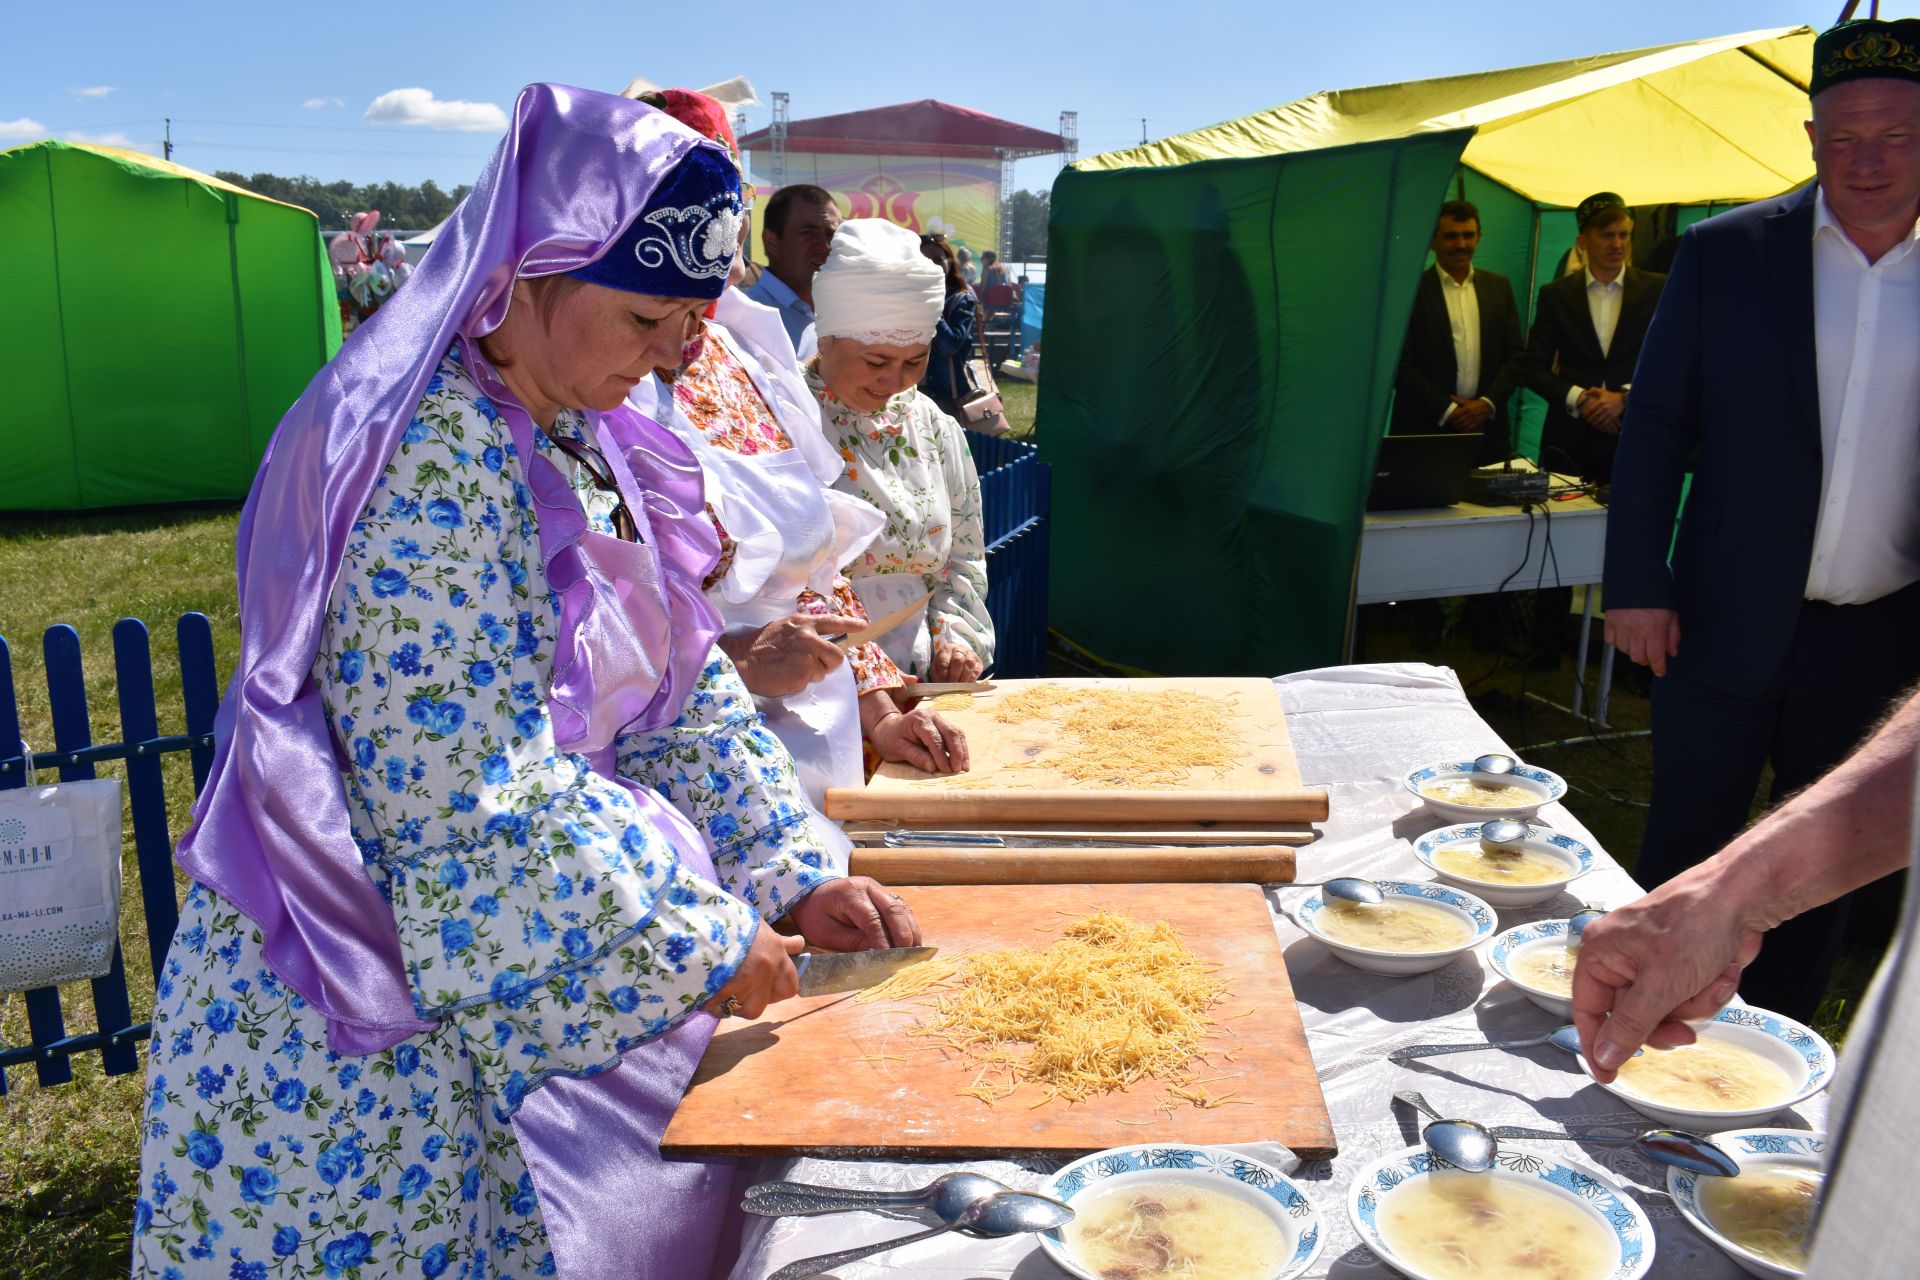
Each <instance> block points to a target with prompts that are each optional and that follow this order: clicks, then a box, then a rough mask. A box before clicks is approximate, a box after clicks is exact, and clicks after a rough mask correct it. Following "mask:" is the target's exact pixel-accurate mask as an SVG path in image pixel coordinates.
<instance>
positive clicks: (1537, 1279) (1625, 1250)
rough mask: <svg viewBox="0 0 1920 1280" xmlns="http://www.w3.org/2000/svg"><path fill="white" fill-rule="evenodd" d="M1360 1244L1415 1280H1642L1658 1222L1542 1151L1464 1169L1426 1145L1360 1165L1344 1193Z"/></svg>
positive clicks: (1583, 1169) (1615, 1190) (1606, 1181)
mask: <svg viewBox="0 0 1920 1280" xmlns="http://www.w3.org/2000/svg"><path fill="white" fill-rule="evenodd" d="M1347 1215H1348V1217H1350V1218H1351V1219H1352V1220H1353V1227H1354V1230H1355V1231H1357V1232H1358V1233H1359V1235H1360V1239H1361V1242H1362V1243H1364V1244H1365V1245H1366V1246H1367V1248H1369V1249H1371V1250H1373V1251H1374V1253H1376V1254H1378V1255H1379V1256H1380V1257H1381V1259H1382V1260H1384V1261H1385V1262H1386V1263H1387V1265H1389V1266H1391V1267H1392V1268H1393V1269H1394V1270H1396V1271H1399V1272H1401V1273H1402V1274H1404V1275H1408V1276H1412V1277H1413V1278H1414V1280H1638V1277H1640V1276H1642V1275H1645V1274H1646V1271H1647V1268H1648V1267H1649V1266H1650V1265H1651V1264H1652V1262H1653V1225H1652V1223H1651V1222H1649V1221H1648V1219H1647V1215H1646V1211H1645V1210H1643V1209H1642V1208H1641V1207H1640V1206H1639V1205H1638V1204H1637V1203H1635V1201H1634V1200H1633V1199H1632V1198H1631V1197H1629V1196H1628V1195H1627V1193H1626V1192H1625V1191H1624V1190H1622V1189H1621V1187H1620V1185H1619V1184H1618V1183H1616V1182H1614V1181H1613V1179H1611V1178H1609V1177H1607V1176H1606V1175H1605V1174H1603V1173H1601V1172H1599V1171H1598V1170H1595V1169H1590V1168H1588V1167H1587V1166H1585V1165H1580V1164H1574V1163H1572V1162H1571V1161H1567V1160H1563V1159H1560V1158H1558V1157H1556V1156H1554V1155H1553V1154H1552V1153H1551V1152H1550V1151H1548V1150H1546V1149H1545V1148H1542V1147H1540V1146H1537V1145H1533V1146H1530V1147H1529V1148H1528V1149H1527V1150H1524V1151H1522V1150H1518V1149H1515V1148H1509V1149H1507V1150H1503V1151H1501V1152H1500V1154H1499V1158H1498V1160H1497V1161H1496V1163H1495V1165H1494V1167H1493V1168H1491V1169H1489V1170H1487V1171H1486V1172H1484V1173H1466V1172H1463V1171H1462V1170H1459V1169H1456V1168H1454V1167H1453V1166H1452V1165H1450V1164H1448V1163H1447V1162H1446V1161H1444V1160H1441V1159H1439V1158H1438V1157H1437V1156H1435V1155H1434V1154H1433V1153H1432V1152H1430V1151H1428V1150H1427V1149H1426V1147H1425V1146H1418V1147H1409V1148H1407V1149H1406V1150H1405V1151H1402V1152H1399V1153H1398V1154H1395V1155H1390V1156H1385V1157H1383V1158H1381V1159H1379V1160H1376V1161H1374V1162H1373V1163H1372V1164H1370V1165H1368V1166H1367V1167H1366V1168H1365V1169H1362V1170H1361V1171H1360V1173H1359V1174H1358V1176H1356V1177H1355V1178H1354V1180H1353V1185H1352V1188H1351V1190H1349V1191H1348V1193H1347Z"/></svg>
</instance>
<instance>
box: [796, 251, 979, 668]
mask: <svg viewBox="0 0 1920 1280" xmlns="http://www.w3.org/2000/svg"><path fill="white" fill-rule="evenodd" d="M944 281H945V277H944V274H943V273H942V272H941V270H940V268H939V267H937V266H935V265H934V264H933V263H931V262H929V261H928V260H927V259H926V258H925V257H924V256H922V254H921V252H920V237H919V236H917V235H915V234H914V233H913V232H911V231H908V230H907V229H906V228H905V227H901V226H898V225H896V224H894V223H891V222H887V221H885V220H884V219H879V218H855V219H852V220H850V221H847V222H843V223H842V224H841V225H840V230H839V232H838V233H837V234H835V236H834V238H833V249H832V252H831V253H829V254H828V256H827V261H826V265H825V266H823V267H821V268H820V272H819V274H818V275H816V276H815V277H814V281H813V300H814V311H815V314H816V325H817V329H818V332H819V335H820V354H819V355H818V356H817V357H815V358H814V360H813V361H812V362H810V363H809V365H808V368H807V385H808V386H809V387H810V388H811V389H812V391H813V393H814V396H815V398H816V399H818V400H819V402H820V417H821V425H822V427H823V428H824V429H825V431H826V436H827V439H828V440H829V441H830V442H831V443H832V444H833V445H834V447H835V448H837V449H838V450H839V452H840V457H841V459H842V460H843V461H844V462H845V464H846V470H845V472H844V473H843V474H842V475H841V476H840V478H839V479H837V480H835V481H834V488H836V489H838V490H840V491H841V492H843V493H847V494H851V495H853V496H854V497H857V498H863V499H865V500H866V501H867V502H870V503H872V504H873V505H874V506H876V507H878V508H879V509H880V511H881V512H882V513H883V514H884V515H885V517H886V524H885V526H884V527H883V528H882V529H881V531H880V533H879V534H878V535H877V536H876V537H875V538H874V539H873V541H872V542H871V543H869V544H868V546H867V547H866V549H865V550H864V551H862V552H861V553H860V554H859V555H858V556H857V557H855V559H854V560H853V561H852V562H851V563H850V564H848V565H846V566H845V572H846V574H847V576H848V577H849V578H850V579H852V581H853V586H854V589H855V590H856V591H857V592H859V594H860V599H861V600H862V601H863V602H864V603H865V605H866V608H867V613H868V615H869V616H870V617H874V618H884V617H887V616H889V615H891V614H893V613H896V612H898V611H899V610H900V609H901V608H903V607H904V606H906V605H908V604H910V603H912V602H913V601H915V600H918V599H921V598H922V597H929V598H928V601H927V607H926V608H925V609H923V610H920V611H919V612H918V613H917V614H916V615H915V616H914V617H913V618H912V619H911V620H909V621H906V622H903V623H901V624H900V625H899V626H898V627H896V628H895V629H894V630H892V631H890V632H889V633H887V634H886V635H884V636H882V637H880V646H881V648H883V649H884V650H886V652H887V654H888V656H890V657H891V658H892V659H893V660H894V661H895V662H896V663H898V664H899V665H900V667H901V668H903V669H904V670H906V671H907V672H909V673H910V674H912V675H914V676H917V677H919V678H920V679H922V680H937V681H944V680H973V679H977V678H978V677H979V676H980V674H981V673H982V672H983V671H984V670H986V668H987V666H988V664H989V663H991V662H992V661H993V619H992V618H991V617H990V616H988V613H987V559H986V538H985V531H984V528H983V526H982V524H981V519H980V480H979V477H978V476H977V475H976V474H975V472H974V468H973V456H972V454H971V453H970V452H969V451H968V449H967V444H966V437H965V435H964V433H963V432H962V431H961V428H960V425H959V424H958V423H956V422H955V421H954V420H953V419H952V418H950V417H948V416H947V415H946V414H944V413H942V412H941V411H940V410H939V408H938V407H936V406H935V405H934V403H933V401H931V400H930V399H928V398H927V397H925V396H923V395H921V394H920V392H919V390H918V389H917V388H918V383H919V381H920V379H921V377H922V376H923V375H924V374H925V373H926V367H927V348H928V344H929V343H930V342H931V341H932V340H933V333H934V326H935V324H936V323H937V322H938V321H939V319H940V310H941V306H942V304H943V303H944V302H945V297H946V291H945V287H944Z"/></svg>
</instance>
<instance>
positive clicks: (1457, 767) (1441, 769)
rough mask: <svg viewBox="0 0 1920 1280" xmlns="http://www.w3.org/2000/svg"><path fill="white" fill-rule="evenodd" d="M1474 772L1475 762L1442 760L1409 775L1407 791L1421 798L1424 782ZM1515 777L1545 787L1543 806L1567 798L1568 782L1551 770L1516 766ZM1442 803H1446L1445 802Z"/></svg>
mask: <svg viewBox="0 0 1920 1280" xmlns="http://www.w3.org/2000/svg"><path fill="white" fill-rule="evenodd" d="M1472 772H1473V761H1471V760H1442V761H1439V762H1437V763H1435V764H1429V765H1422V766H1421V767H1420V768H1418V769H1414V770H1412V771H1410V772H1409V773H1408V774H1407V778H1406V783H1407V790H1409V791H1411V792H1413V794H1414V795H1416V796H1419V795H1420V784H1421V783H1423V782H1432V781H1433V780H1434V779H1435V778H1455V777H1463V776H1466V775H1469V774H1471V773H1472ZM1513 776H1514V777H1516V778H1525V779H1526V780H1527V781H1529V782H1537V783H1539V784H1540V785H1541V786H1543V787H1545V788H1546V789H1547V798H1546V799H1545V800H1544V801H1542V802H1541V803H1543V804H1552V803H1553V802H1554V801H1556V800H1563V799H1565V798H1566V795H1567V780H1566V779H1565V778H1562V777H1561V776H1560V775H1559V774H1557V773H1555V772H1553V771H1552V770H1551V769H1542V768H1540V767H1539V766H1538V765H1531V764H1515V765H1514V766H1513ZM1420 798H1421V799H1423V800H1424V799H1426V797H1425V796H1420ZM1442 803H1444V801H1443V802H1442Z"/></svg>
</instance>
